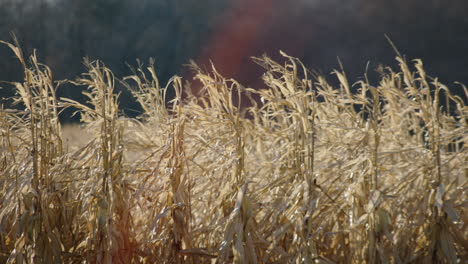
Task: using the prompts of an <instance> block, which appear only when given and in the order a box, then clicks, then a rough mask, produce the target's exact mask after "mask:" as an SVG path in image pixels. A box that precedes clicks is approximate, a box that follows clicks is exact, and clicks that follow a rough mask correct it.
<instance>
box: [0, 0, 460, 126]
mask: <svg viewBox="0 0 468 264" xmlns="http://www.w3.org/2000/svg"><path fill="white" fill-rule="evenodd" d="M467 14H468V1H466V0H138V1H135V0H0V39H1V40H4V41H11V40H12V39H11V37H10V33H11V32H14V33H15V34H16V36H17V37H18V39H19V42H20V44H21V47H22V48H23V50H24V51H25V53H26V54H30V53H31V52H32V51H33V49H37V54H38V56H39V59H40V61H41V62H43V63H45V64H47V65H48V66H50V67H51V69H52V71H53V73H54V78H55V79H56V80H60V79H73V78H75V77H76V76H78V75H79V74H80V73H82V72H83V71H85V68H84V66H83V64H82V61H83V57H85V56H88V57H90V58H91V59H100V60H102V61H104V63H105V64H106V65H107V66H108V67H109V68H111V69H112V70H113V71H114V73H115V74H116V76H119V77H123V76H125V75H129V74H131V71H130V70H129V68H128V66H127V65H126V63H129V64H131V65H136V64H137V63H136V59H137V58H140V59H141V61H142V62H147V61H148V58H150V57H153V58H155V60H156V69H157V72H158V74H159V77H160V81H161V82H162V83H165V82H166V81H167V80H168V79H169V78H170V77H171V76H172V75H174V74H180V75H182V76H184V77H186V78H188V79H191V78H190V74H189V72H188V71H187V67H185V66H184V64H186V63H188V61H189V60H190V59H194V60H195V61H196V62H197V63H199V64H202V65H206V64H207V63H208V62H209V60H212V61H213V62H214V64H215V66H216V67H217V68H218V69H219V71H220V72H221V73H222V74H224V75H225V76H226V77H234V78H236V79H238V80H239V81H240V82H242V83H243V84H244V85H247V86H254V87H257V86H259V85H261V83H260V82H261V81H260V75H261V73H262V70H261V69H260V67H259V66H256V65H255V64H254V63H253V62H252V60H251V59H250V56H260V55H262V54H263V53H267V54H268V55H270V56H272V57H273V58H276V59H280V57H279V54H278V50H280V49H281V50H284V51H285V52H286V53H288V54H289V55H292V56H295V57H299V58H300V59H302V61H303V62H304V63H305V65H306V66H307V67H309V68H312V69H316V70H318V71H321V72H322V73H325V74H328V73H329V72H330V71H331V70H332V69H334V68H338V67H339V66H338V60H337V57H339V59H340V60H341V62H342V63H343V65H344V69H345V71H346V73H347V75H348V77H349V79H350V81H351V82H354V81H357V80H359V79H362V78H363V77H362V76H363V75H364V73H365V69H366V65H367V63H368V62H369V74H370V75H371V77H373V78H374V79H376V77H377V73H376V72H375V69H376V68H377V67H378V65H379V64H384V65H391V66H394V65H396V63H395V59H394V58H395V56H396V54H395V52H394V51H393V49H392V47H391V46H390V45H389V43H388V41H387V40H386V38H385V37H384V35H385V34H386V35H388V36H389V37H390V38H391V39H392V41H393V42H394V43H395V45H396V46H397V47H398V49H399V50H400V51H401V53H402V54H403V55H405V56H406V57H407V58H408V59H414V58H421V59H423V62H424V65H425V67H426V70H427V71H428V74H429V75H430V76H434V77H439V79H440V80H441V81H442V82H444V83H446V84H447V85H449V86H450V87H453V89H455V90H457V93H458V94H459V95H461V96H462V97H463V98H464V99H465V100H466V96H465V95H464V94H463V91H462V89H460V88H459V85H456V84H454V82H461V83H465V84H468V15H467ZM0 80H4V81H20V80H22V70H21V68H20V65H19V63H18V62H17V60H16V59H15V58H14V57H13V53H12V52H11V51H10V50H9V49H8V48H7V47H6V46H4V45H2V46H0ZM0 86H3V88H2V89H1V90H0V97H1V101H0V103H8V100H6V98H8V97H9V96H11V95H13V90H12V89H11V87H10V86H9V85H7V84H0ZM81 90H82V87H75V86H71V85H65V86H63V87H61V88H60V89H59V91H58V93H59V95H60V96H66V97H70V98H74V99H78V100H82V99H83V98H82V96H81V95H80V94H81ZM121 104H122V107H123V108H124V109H126V110H127V114H129V115H134V114H135V113H137V111H138V108H137V106H136V105H135V103H134V102H133V100H132V97H131V96H130V95H129V94H128V92H124V93H123V95H122V96H121ZM132 109H133V110H132ZM68 116H69V113H68V112H67V113H65V115H64V121H68Z"/></svg>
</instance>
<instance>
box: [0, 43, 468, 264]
mask: <svg viewBox="0 0 468 264" xmlns="http://www.w3.org/2000/svg"><path fill="white" fill-rule="evenodd" d="M10 47H11V49H12V50H13V51H14V52H15V53H16V55H17V56H18V58H19V60H20V61H21V63H22V64H23V66H24V71H25V72H24V73H25V81H24V82H23V83H18V84H16V88H17V92H18V97H17V98H15V100H16V102H17V103H18V105H19V107H20V108H21V107H22V108H23V109H19V111H12V110H8V109H3V107H2V108H1V109H0V123H1V126H0V127H1V130H0V131H1V134H0V148H1V149H2V151H1V152H0V172H1V174H0V263H462V262H463V259H465V260H466V259H468V241H467V237H468V228H467V216H468V215H467V206H466V205H467V203H468V201H467V197H468V196H467V193H466V192H467V187H468V184H467V179H468V167H467V164H468V151H467V145H468V133H467V131H468V130H467V126H468V124H467V120H468V107H467V106H466V105H465V102H466V98H460V97H458V96H454V95H452V93H451V92H450V88H449V87H447V86H444V85H443V84H440V83H438V82H437V80H435V79H432V78H429V77H427V76H426V74H425V71H424V69H423V65H422V62H421V61H418V60H415V61H412V62H406V61H404V60H403V59H402V58H400V57H399V58H397V59H398V62H399V64H400V68H399V69H390V68H387V69H384V70H383V71H382V75H381V80H380V82H379V83H373V84H370V83H368V82H366V81H360V82H357V83H355V84H353V83H352V82H350V80H347V78H346V75H345V73H344V72H340V71H335V72H334V75H335V76H334V77H336V78H338V80H339V82H340V86H339V87H332V86H331V85H330V84H329V83H327V81H326V80H325V78H324V77H323V76H317V75H314V74H312V73H311V72H310V71H309V70H307V69H306V68H305V67H304V66H303V65H302V63H301V62H300V61H299V60H297V59H295V58H293V57H289V56H288V55H286V54H283V57H284V59H285V61H286V62H285V63H277V62H275V61H273V60H271V59H269V58H268V57H262V58H257V59H255V61H256V62H257V63H258V64H259V65H261V66H262V67H264V69H265V74H264V75H263V79H264V82H265V84H266V85H267V86H268V87H269V88H268V89H263V90H255V89H251V88H245V87H243V86H242V85H241V84H239V83H237V82H236V81H234V80H227V79H225V78H223V77H222V76H221V75H219V74H218V73H217V72H216V70H215V69H213V71H211V72H205V71H202V70H201V69H199V68H197V67H196V65H193V67H194V71H195V72H196V79H198V80H199V81H200V82H201V83H202V91H203V93H204V95H203V96H197V97H196V96H194V95H192V94H191V93H190V89H188V87H189V86H188V85H186V84H184V83H185V81H184V80H182V79H181V78H179V77H174V78H173V79H171V81H170V83H169V84H168V85H167V86H166V87H161V86H160V84H159V82H158V80H157V77H156V76H157V74H156V72H155V70H154V68H152V67H148V68H144V69H140V71H139V72H138V73H137V75H135V76H130V77H127V78H124V80H123V81H124V83H126V85H127V86H128V88H129V89H131V91H132V93H133V95H134V96H135V98H136V99H137V101H138V102H139V103H140V105H141V107H142V109H143V111H144V112H143V114H142V115H141V116H140V117H139V118H138V119H127V118H125V117H122V116H120V110H119V109H118V100H119V98H118V95H117V94H116V93H115V92H114V85H115V81H116V80H115V78H114V76H113V74H112V72H111V71H110V70H109V69H107V68H106V67H105V66H104V65H103V64H102V63H100V62H88V63H87V67H88V69H89V71H88V72H87V73H85V74H83V75H82V76H81V77H79V78H77V79H76V80H74V81H73V82H74V83H75V84H79V85H85V86H87V87H88V89H87V90H86V92H85V94H86V96H87V97H88V98H89V102H87V103H86V104H81V103H79V102H75V101H72V100H70V99H67V98H57V97H56V95H55V88H56V83H55V82H54V80H52V73H51V72H50V70H49V68H48V67H47V66H45V65H41V64H39V63H38V62H37V60H36V57H34V56H31V57H30V58H29V59H27V60H26V59H24V58H23V56H22V54H21V53H20V50H19V49H17V48H16V47H15V46H13V45H10ZM327 78H329V76H328V77H327ZM59 89H60V88H59ZM169 89H173V90H174V91H175V94H176V97H175V99H173V100H171V101H170V102H169V103H166V101H167V100H166V99H167V98H165V95H166V91H167V90H169ZM464 92H465V95H466V94H467V90H466V88H464ZM237 98H242V100H244V102H239V100H237ZM241 106H242V107H241ZM65 107H74V108H75V109H78V110H79V111H80V115H81V121H82V123H81V124H80V125H67V126H62V125H61V124H60V123H59V120H58V114H59V111H60V110H61V109H63V108H65Z"/></svg>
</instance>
